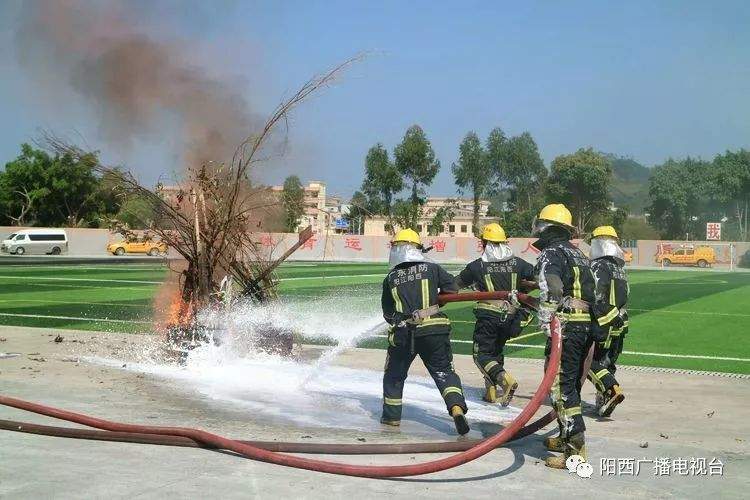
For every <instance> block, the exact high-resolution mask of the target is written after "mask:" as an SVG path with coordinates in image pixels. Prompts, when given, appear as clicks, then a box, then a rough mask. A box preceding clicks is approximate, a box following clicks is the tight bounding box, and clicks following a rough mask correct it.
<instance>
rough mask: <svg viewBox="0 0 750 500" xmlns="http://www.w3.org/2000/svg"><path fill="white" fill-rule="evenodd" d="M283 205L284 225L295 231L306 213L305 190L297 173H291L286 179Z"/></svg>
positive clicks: (291, 231)
mask: <svg viewBox="0 0 750 500" xmlns="http://www.w3.org/2000/svg"><path fill="white" fill-rule="evenodd" d="M282 206H283V207H284V227H285V228H286V230H287V231H289V232H290V233H293V232H295V231H296V230H297V226H299V219H300V217H302V215H303V214H304V213H305V190H304V188H303V187H302V182H300V180H299V177H297V176H296V175H290V176H289V177H287V178H286V179H284V189H283V190H282Z"/></svg>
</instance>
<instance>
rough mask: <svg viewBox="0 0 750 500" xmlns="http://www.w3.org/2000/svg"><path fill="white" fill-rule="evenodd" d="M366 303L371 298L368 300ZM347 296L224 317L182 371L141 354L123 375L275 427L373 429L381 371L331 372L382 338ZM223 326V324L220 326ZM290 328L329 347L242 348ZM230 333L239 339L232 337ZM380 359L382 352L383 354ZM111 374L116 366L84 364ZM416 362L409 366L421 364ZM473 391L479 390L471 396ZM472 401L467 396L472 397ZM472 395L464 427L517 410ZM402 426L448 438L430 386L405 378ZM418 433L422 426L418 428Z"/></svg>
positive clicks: (366, 308) (375, 318) (368, 313)
mask: <svg viewBox="0 0 750 500" xmlns="http://www.w3.org/2000/svg"><path fill="white" fill-rule="evenodd" d="M370 300H371V299H370ZM354 302H360V299H358V298H357V297H356V296H355V297H351V298H350V299H349V300H347V302H346V304H345V309H346V310H345V311H342V310H341V299H340V298H335V299H322V300H318V301H312V302H309V301H308V302H306V303H303V304H293V303H289V302H283V303H278V304H275V305H274V306H272V307H262V308H261V307H255V306H243V307H238V308H235V310H234V311H232V312H231V323H232V328H231V331H233V332H234V333H232V334H230V335H227V336H226V338H224V341H223V343H222V344H221V345H219V346H216V345H213V344H206V345H203V346H200V347H198V348H196V349H194V350H193V351H191V352H190V355H189V356H188V358H187V362H186V364H185V365H184V366H181V365H177V364H175V363H165V362H160V361H159V360H157V359H156V358H155V357H154V356H152V354H153V352H155V351H153V350H147V351H146V352H144V353H142V354H141V355H140V356H138V358H139V360H138V361H137V362H135V363H133V362H132V361H128V362H126V363H125V364H126V368H124V369H126V370H131V371H136V372H140V373H147V374H150V375H153V376H156V377H158V378H160V379H163V380H164V381H165V382H166V383H167V385H168V386H170V387H171V388H173V389H175V390H178V391H184V392H185V393H186V394H190V393H193V394H195V393H197V394H199V395H200V396H201V398H202V399H203V398H205V399H207V400H211V401H215V402H217V403H220V404H231V405H233V406H237V407H238V408H240V409H243V410H250V411H252V413H253V415H256V416H263V417H269V418H271V419H272V421H274V422H284V423H293V424H297V425H300V426H321V427H333V428H342V429H352V430H373V429H379V428H380V424H379V422H378V421H379V419H380V413H381V410H382V378H383V374H382V372H380V371H373V370H364V369H354V368H347V367H342V366H335V365H334V364H333V362H334V361H335V359H336V357H337V354H338V353H340V352H341V351H343V350H344V349H345V348H346V347H347V346H353V345H355V343H356V342H357V341H358V340H361V339H362V338H364V337H367V336H371V335H374V334H376V333H379V332H382V319H381V317H380V314H379V310H378V307H377V305H376V304H367V303H362V304H360V303H356V304H354ZM227 321H230V320H227ZM268 324H273V325H275V326H277V327H283V328H292V329H294V330H297V331H299V332H301V333H303V334H304V335H306V336H308V337H316V336H317V337H326V338H328V339H331V340H334V341H335V342H336V346H333V347H330V348H328V351H327V352H326V353H324V354H323V356H321V357H320V358H319V359H317V360H315V361H312V362H305V361H299V360H295V359H289V358H282V357H280V356H273V355H268V354H265V353H261V352H255V351H254V350H253V349H252V348H251V349H248V346H249V345H251V342H247V341H248V340H249V339H250V338H251V337H252V332H253V330H254V328H255V327H257V326H259V325H268ZM236 332H242V334H238V333H236ZM383 357H384V358H385V352H384V353H383ZM88 360H89V361H91V362H95V363H97V364H104V365H107V366H111V367H114V368H120V367H122V365H123V363H124V362H123V361H122V360H114V359H104V358H89V359H88ZM420 362H421V361H419V360H418V359H417V360H415V363H420ZM477 392H478V391H477ZM472 396H474V395H472ZM478 396H479V394H477V395H475V398H472V399H475V400H474V401H469V402H468V406H469V413H468V415H467V416H468V418H469V420H470V421H475V422H476V421H482V422H489V423H496V424H500V423H506V422H508V421H510V420H512V419H513V418H514V417H515V416H516V415H517V414H518V413H519V412H520V410H518V409H517V408H514V407H509V408H500V407H499V406H498V405H488V404H486V403H483V402H481V401H476V400H477V399H479V397H478ZM403 399H404V415H403V419H404V423H405V424H406V425H408V422H409V421H416V422H419V423H420V424H426V426H427V428H432V429H438V430H441V431H443V432H450V430H451V428H452V421H451V420H450V417H449V416H448V414H447V411H446V408H445V404H444V402H443V399H442V398H441V396H440V393H439V392H438V390H437V388H436V387H435V385H434V383H433V381H432V379H429V378H425V377H417V376H412V377H410V378H409V379H408V380H407V382H406V385H405V389H404V396H403ZM417 427H421V428H424V425H422V426H417Z"/></svg>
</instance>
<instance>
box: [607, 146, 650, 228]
mask: <svg viewBox="0 0 750 500" xmlns="http://www.w3.org/2000/svg"><path fill="white" fill-rule="evenodd" d="M605 156H606V157H607V158H609V160H610V162H611V164H612V182H611V183H610V187H609V195H610V196H611V197H612V201H613V202H614V203H615V206H617V207H623V208H627V209H628V211H629V212H630V213H631V214H642V213H643V211H644V209H645V208H646V206H648V204H649V199H648V179H649V177H650V176H651V169H649V168H647V167H644V166H643V165H641V164H640V163H638V162H637V161H635V160H633V159H632V158H620V157H617V156H615V155H612V154H605Z"/></svg>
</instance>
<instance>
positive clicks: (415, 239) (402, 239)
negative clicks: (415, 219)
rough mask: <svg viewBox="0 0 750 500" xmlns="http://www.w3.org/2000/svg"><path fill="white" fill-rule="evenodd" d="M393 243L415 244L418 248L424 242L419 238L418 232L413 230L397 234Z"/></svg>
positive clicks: (405, 230) (403, 230) (404, 230)
mask: <svg viewBox="0 0 750 500" xmlns="http://www.w3.org/2000/svg"><path fill="white" fill-rule="evenodd" d="M391 243H413V244H415V245H417V246H418V247H421V246H422V240H421V239H420V238H419V235H418V234H417V232H416V231H415V230H413V229H402V230H401V231H399V232H397V233H396V236H394V237H393V239H392V240H391Z"/></svg>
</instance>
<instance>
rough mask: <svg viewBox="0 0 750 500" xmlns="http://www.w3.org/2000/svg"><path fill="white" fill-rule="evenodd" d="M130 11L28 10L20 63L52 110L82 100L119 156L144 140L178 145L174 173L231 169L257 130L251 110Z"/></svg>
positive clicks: (70, 2)
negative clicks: (53, 103) (223, 165)
mask: <svg viewBox="0 0 750 500" xmlns="http://www.w3.org/2000/svg"><path fill="white" fill-rule="evenodd" d="M135 5H139V4H136V3H134V2H119V3H117V4H115V3H109V2H84V1H82V0H53V1H47V0H44V1H41V0H40V1H29V2H24V3H23V6H22V10H21V19H20V22H19V26H18V30H17V33H16V43H17V55H18V60H19V62H20V63H21V64H22V66H23V67H24V68H25V69H26V70H27V71H29V72H30V73H31V74H32V75H33V76H34V77H35V81H36V82H37V83H39V84H40V85H42V88H43V89H44V92H45V93H47V94H48V95H49V96H50V97H52V98H53V99H54V100H57V101H58V102H64V101H65V100H66V96H67V97H68V98H69V97H70V91H71V90H72V91H74V92H75V93H77V94H78V95H80V96H82V97H83V98H84V99H85V100H86V102H87V103H88V104H90V105H91V106H92V107H93V108H94V110H95V112H96V114H97V116H98V119H99V130H100V134H101V139H103V140H104V141H106V142H107V143H108V144H109V145H111V146H113V147H116V148H117V149H119V150H121V151H122V150H127V149H128V148H129V146H130V145H131V144H132V142H133V140H134V139H137V138H143V137H148V138H149V140H151V141H153V142H157V143H164V142H175V146H176V147H177V148H178V151H175V153H178V155H177V156H179V157H180V158H181V160H182V161H183V163H184V165H183V168H182V169H180V170H184V167H189V168H196V167H199V166H200V165H202V164H204V163H206V162H208V161H214V162H217V163H219V162H225V161H228V160H230V159H231V155H232V153H233V152H234V150H235V148H236V147H237V145H238V144H240V143H241V142H242V140H243V139H244V138H245V137H247V136H248V134H249V133H250V132H251V130H252V125H253V124H254V122H255V124H257V120H255V121H254V120H253V119H252V114H251V112H250V107H249V105H248V103H247V101H246V100H245V99H244V98H243V96H242V94H241V93H240V91H239V90H238V88H237V87H236V84H233V83H231V82H228V81H224V80H222V79H220V78H217V77H215V76H212V74H211V72H210V71H208V70H206V69H205V68H201V67H200V66H198V65H196V63H195V61H193V59H192V57H191V46H190V44H187V43H185V42H184V41H182V42H180V41H175V40H169V39H166V38H164V37H163V36H162V34H161V33H148V32H144V31H140V30H139V29H140V27H142V26H143V25H144V21H145V20H146V19H147V16H148V14H149V11H147V10H141V9H138V8H137V7H135ZM165 129H166V130H170V132H168V133H165V132H164V131H165ZM157 139H158V140H157Z"/></svg>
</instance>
